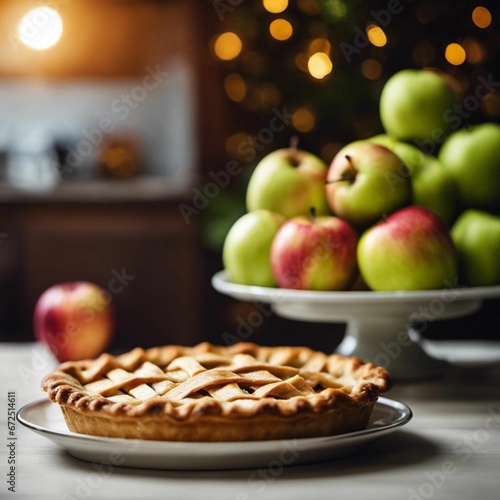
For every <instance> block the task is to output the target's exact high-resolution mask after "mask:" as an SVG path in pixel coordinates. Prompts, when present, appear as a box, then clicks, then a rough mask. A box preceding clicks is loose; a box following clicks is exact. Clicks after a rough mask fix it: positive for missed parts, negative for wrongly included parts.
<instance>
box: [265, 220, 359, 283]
mask: <svg viewBox="0 0 500 500" xmlns="http://www.w3.org/2000/svg"><path fill="white" fill-rule="evenodd" d="M356 245H357V235H356V233H355V231H354V229H352V228H351V226H350V225H349V224H348V223H347V222H345V221H344V220H342V219H339V218H338V217H334V216H329V215H325V216H319V217H315V216H314V214H311V215H310V216H309V217H308V216H304V215H300V216H297V217H294V218H292V219H289V220H288V221H286V222H285V223H284V224H283V225H282V226H281V228H280V229H279V230H278V232H277V233H276V236H275V237H274V239H273V243H272V246H271V267H272V271H273V274H274V277H275V279H276V281H277V283H278V285H279V286H280V287H281V288H291V289H296V290H324V291H327V290H346V289H348V288H349V286H350V285H351V284H352V283H353V281H354V279H355V278H356V275H357V266H356Z"/></svg>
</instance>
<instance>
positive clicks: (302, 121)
mask: <svg viewBox="0 0 500 500" xmlns="http://www.w3.org/2000/svg"><path fill="white" fill-rule="evenodd" d="M292 125H293V126H294V127H295V128H296V129H297V130H298V131H299V132H310V131H311V130H312V129H313V128H314V126H315V125H316V117H315V116H314V114H313V112H312V111H311V110H310V109H309V108H307V107H305V106H304V107H300V108H297V109H296V110H295V111H294V112H293V114H292Z"/></svg>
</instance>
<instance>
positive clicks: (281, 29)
mask: <svg viewBox="0 0 500 500" xmlns="http://www.w3.org/2000/svg"><path fill="white" fill-rule="evenodd" d="M269 32H270V33H271V36H272V37H273V38H275V39H276V40H280V41H283V40H288V39H289V38H290V37H291V36H292V34H293V27H292V25H291V24H290V22H289V21H287V20H286V19H275V20H274V21H273V22H272V23H271V24H270V25H269Z"/></svg>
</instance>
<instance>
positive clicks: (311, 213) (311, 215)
mask: <svg viewBox="0 0 500 500" xmlns="http://www.w3.org/2000/svg"><path fill="white" fill-rule="evenodd" d="M309 218H310V219H311V221H312V222H313V221H314V219H315V218H316V207H311V208H310V209H309Z"/></svg>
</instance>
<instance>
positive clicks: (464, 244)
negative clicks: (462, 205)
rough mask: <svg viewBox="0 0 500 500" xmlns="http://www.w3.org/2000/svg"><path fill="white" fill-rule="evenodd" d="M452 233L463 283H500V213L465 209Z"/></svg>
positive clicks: (480, 284)
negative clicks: (494, 213)
mask: <svg viewBox="0 0 500 500" xmlns="http://www.w3.org/2000/svg"><path fill="white" fill-rule="evenodd" d="M451 236H452V238H453V241H454V242H455V246H456V249H457V254H458V265H459V271H460V279H461V281H462V282H463V284H465V285H468V286H491V285H500V216H496V215H492V214H490V213H487V212H483V211H481V210H475V209H469V210H466V211H465V212H463V213H462V214H461V215H460V217H459V218H458V219H457V221H456V222H455V224H454V225H453V227H452V229H451Z"/></svg>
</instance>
